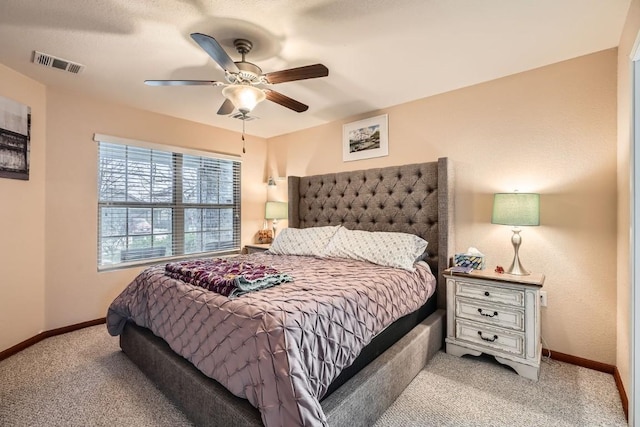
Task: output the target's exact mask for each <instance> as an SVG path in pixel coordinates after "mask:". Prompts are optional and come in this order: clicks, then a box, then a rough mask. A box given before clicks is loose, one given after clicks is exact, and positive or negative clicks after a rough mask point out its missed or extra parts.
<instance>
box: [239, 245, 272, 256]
mask: <svg viewBox="0 0 640 427" xmlns="http://www.w3.org/2000/svg"><path fill="white" fill-rule="evenodd" d="M270 246H271V244H270V243H253V244H251V245H244V249H245V251H246V252H247V253H248V254H254V253H256V252H264V251H266V250H268V249H269V247H270Z"/></svg>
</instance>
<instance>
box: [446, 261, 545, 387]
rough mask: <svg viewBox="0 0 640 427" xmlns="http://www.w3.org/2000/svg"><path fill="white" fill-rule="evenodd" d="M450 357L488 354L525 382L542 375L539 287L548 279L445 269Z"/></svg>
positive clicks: (482, 271) (448, 349) (542, 276)
mask: <svg viewBox="0 0 640 427" xmlns="http://www.w3.org/2000/svg"><path fill="white" fill-rule="evenodd" d="M444 277H445V278H446V280H447V338H446V340H445V341H446V346H447V353H449V354H452V355H454V356H462V355H465V354H471V355H474V356H479V355H480V354H481V353H485V354H489V355H492V356H494V357H495V359H496V360H497V361H498V362H500V363H502V364H505V365H508V366H511V367H512V368H513V369H515V371H516V372H517V373H518V374H520V375H521V376H523V377H526V378H529V379H532V380H534V381H537V380H538V376H539V375H540V358H541V354H542V344H541V342H540V288H542V284H543V283H544V275H542V274H530V275H528V276H514V275H511V274H498V273H494V272H493V271H487V270H473V271H472V272H471V273H469V274H464V273H451V271H450V270H445V272H444Z"/></svg>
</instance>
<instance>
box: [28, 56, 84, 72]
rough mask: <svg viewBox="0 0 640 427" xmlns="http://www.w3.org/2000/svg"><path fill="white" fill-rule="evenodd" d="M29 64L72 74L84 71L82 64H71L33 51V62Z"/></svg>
mask: <svg viewBox="0 0 640 427" xmlns="http://www.w3.org/2000/svg"><path fill="white" fill-rule="evenodd" d="M31 62H33V63H34V64H39V65H43V66H45V67H49V68H57V69H58V70H62V71H68V72H70V73H73V74H78V73H80V72H81V71H83V70H84V69H85V66H84V65H82V64H78V63H76V62H71V61H68V60H66V59H62V58H58V57H55V56H53V55H49V54H46V53H42V52H38V51H37V50H34V51H33V61H31Z"/></svg>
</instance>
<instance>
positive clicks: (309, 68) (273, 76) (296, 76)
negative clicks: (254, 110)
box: [264, 64, 329, 84]
mask: <svg viewBox="0 0 640 427" xmlns="http://www.w3.org/2000/svg"><path fill="white" fill-rule="evenodd" d="M328 75H329V69H328V68H327V67H325V66H324V65H322V64H314V65H306V66H304V67H298V68H291V69H288V70H282V71H274V72H273V73H267V74H265V75H264V76H265V77H266V79H267V81H268V82H269V83H271V84H276V83H284V82H292V81H295V80H305V79H315V78H317V77H327V76H328Z"/></svg>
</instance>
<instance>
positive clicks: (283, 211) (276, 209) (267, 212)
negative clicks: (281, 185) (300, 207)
mask: <svg viewBox="0 0 640 427" xmlns="http://www.w3.org/2000/svg"><path fill="white" fill-rule="evenodd" d="M264 217H265V218H266V219H271V220H273V223H272V228H273V238H274V239H275V238H276V225H277V224H278V220H279V219H287V218H288V206H287V203H286V202H267V204H266V206H265V209H264Z"/></svg>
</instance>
